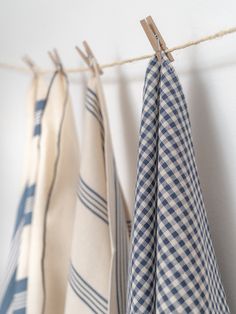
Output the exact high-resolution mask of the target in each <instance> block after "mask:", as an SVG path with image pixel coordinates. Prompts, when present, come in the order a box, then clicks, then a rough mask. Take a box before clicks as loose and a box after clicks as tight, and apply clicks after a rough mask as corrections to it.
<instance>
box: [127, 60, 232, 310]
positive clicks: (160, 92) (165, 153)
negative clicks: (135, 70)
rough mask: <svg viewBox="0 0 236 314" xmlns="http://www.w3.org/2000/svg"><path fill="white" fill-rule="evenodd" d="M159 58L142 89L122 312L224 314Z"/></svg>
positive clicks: (189, 162)
mask: <svg viewBox="0 0 236 314" xmlns="http://www.w3.org/2000/svg"><path fill="white" fill-rule="evenodd" d="M162 58H163V60H162V64H160V63H159V62H158V61H157V59H156V57H154V58H153V59H152V60H151V61H150V63H149V65H148V68H147V72H146V78H145V85H144V96H143V112H142V121H141V129H140V143H139V156H138V175H137V187H136V202H135V211H134V223H133V229H132V247H131V261H130V273H129V288H128V290H129V291H128V308H127V313H128V314H133V313H140V314H141V313H145V314H147V313H149V314H154V313H158V314H169V313H176V314H177V313H181V314H183V313H195V314H198V313H204V314H206V313H209V314H210V313H211V314H225V313H229V308H228V306H227V303H226V298H225V293H224V289H223V286H222V283H221V279H220V276H219V271H218V266H217V263H216V257H215V253H214V249H213V246H212V241H211V238H210V233H209V227H208V221H207V216H206V212H205V208H204V203H203V198H202V193H201V189H200V184H199V178H198V173H197V168H196V163H195V157H194V150H193V144H192V137H191V127H190V121H189V115H188V110H187V106H186V102H185V98H184V95H183V91H182V88H181V85H180V83H179V79H178V77H177V75H176V73H175V71H174V69H173V67H172V65H171V64H170V62H169V61H168V59H167V58H166V56H165V55H163V57H162Z"/></svg>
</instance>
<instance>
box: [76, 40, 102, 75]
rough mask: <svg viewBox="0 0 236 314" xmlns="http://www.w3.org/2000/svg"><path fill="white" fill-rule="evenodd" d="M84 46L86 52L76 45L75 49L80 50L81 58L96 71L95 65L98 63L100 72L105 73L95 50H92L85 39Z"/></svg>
mask: <svg viewBox="0 0 236 314" xmlns="http://www.w3.org/2000/svg"><path fill="white" fill-rule="evenodd" d="M83 46H84V49H85V51H86V54H85V53H84V52H83V51H82V50H81V49H80V48H79V47H77V46H76V47H75V49H76V50H77V51H78V53H79V55H80V56H81V58H82V59H83V60H84V62H85V63H86V64H87V66H88V67H89V68H91V69H92V70H93V71H94V65H96V67H97V69H98V71H99V74H103V71H102V69H101V67H100V66H99V64H98V62H97V59H96V58H95V56H94V53H93V51H92V50H91V48H90V46H89V44H88V43H87V42H86V41H83Z"/></svg>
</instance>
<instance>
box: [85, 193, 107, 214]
mask: <svg viewBox="0 0 236 314" xmlns="http://www.w3.org/2000/svg"><path fill="white" fill-rule="evenodd" d="M79 195H80V197H81V198H83V200H84V201H85V202H87V203H88V204H89V205H90V206H92V207H93V209H94V210H95V209H97V210H98V211H99V212H101V214H103V215H104V216H105V217H107V211H106V210H105V211H104V210H102V209H101V208H99V207H98V206H96V204H94V203H93V202H91V200H90V199H91V197H90V199H89V195H86V194H85V193H84V191H83V190H82V189H80V190H79ZM92 200H93V199H92ZM98 205H99V204H98Z"/></svg>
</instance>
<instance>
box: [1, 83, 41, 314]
mask: <svg viewBox="0 0 236 314" xmlns="http://www.w3.org/2000/svg"><path fill="white" fill-rule="evenodd" d="M45 93H46V87H45V85H44V82H43V81H42V79H41V78H40V77H34V78H33V80H32V83H31V87H30V90H29V95H28V102H27V149H26V163H25V164H26V166H25V173H24V178H23V182H24V183H23V184H24V188H23V193H22V196H21V200H20V203H19V206H18V210H17V217H16V222H15V226H14V230H13V235H12V239H11V247H10V254H9V258H8V264H7V269H6V276H5V278H4V282H3V283H2V284H1V303H0V313H1V314H6V313H9V314H10V313H25V311H26V297H27V285H28V261H29V246H30V237H31V226H32V210H33V206H34V200H35V190H36V181H37V172H38V164H39V155H40V149H39V143H40V137H41V117H42V115H43V111H44V108H45V100H44V97H45Z"/></svg>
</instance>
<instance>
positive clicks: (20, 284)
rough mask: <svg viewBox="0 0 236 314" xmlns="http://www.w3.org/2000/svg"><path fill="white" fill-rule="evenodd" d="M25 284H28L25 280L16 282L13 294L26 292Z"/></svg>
mask: <svg viewBox="0 0 236 314" xmlns="http://www.w3.org/2000/svg"><path fill="white" fill-rule="evenodd" d="M27 284H28V279H27V278H24V279H21V280H17V281H16V285H15V293H20V292H23V291H26V289H27Z"/></svg>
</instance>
